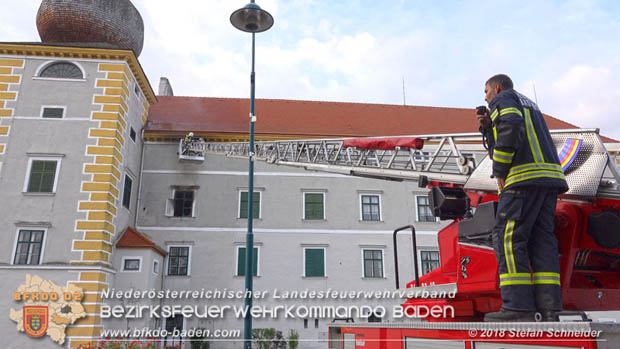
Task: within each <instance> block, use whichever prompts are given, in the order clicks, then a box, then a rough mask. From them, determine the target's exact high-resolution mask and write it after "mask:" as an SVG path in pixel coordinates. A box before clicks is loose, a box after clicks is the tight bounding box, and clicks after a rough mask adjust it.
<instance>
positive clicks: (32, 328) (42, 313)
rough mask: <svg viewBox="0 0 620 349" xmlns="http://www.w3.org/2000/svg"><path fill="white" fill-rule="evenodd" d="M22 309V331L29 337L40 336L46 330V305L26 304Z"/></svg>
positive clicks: (47, 317) (47, 318)
mask: <svg viewBox="0 0 620 349" xmlns="http://www.w3.org/2000/svg"><path fill="white" fill-rule="evenodd" d="M22 309H23V311H24V317H23V319H24V332H26V334H28V335H29V336H30V337H35V338H36V337H41V336H43V335H44V334H45V332H46V331H47V325H48V323H49V322H48V320H49V313H48V307H47V306H36V305H26V306H24V307H23V308H22Z"/></svg>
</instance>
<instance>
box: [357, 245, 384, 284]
mask: <svg viewBox="0 0 620 349" xmlns="http://www.w3.org/2000/svg"><path fill="white" fill-rule="evenodd" d="M362 258H363V262H364V264H363V267H364V277H365V278H383V250H380V249H362Z"/></svg>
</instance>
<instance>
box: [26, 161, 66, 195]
mask: <svg viewBox="0 0 620 349" xmlns="http://www.w3.org/2000/svg"><path fill="white" fill-rule="evenodd" d="M59 169H60V159H47V158H36V159H33V158H31V159H30V162H29V164H28V181H27V184H26V188H25V191H26V192H28V193H53V192H55V191H56V182H57V181H56V179H57V177H58V170H59Z"/></svg>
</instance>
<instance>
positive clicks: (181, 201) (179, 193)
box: [166, 189, 195, 217]
mask: <svg viewBox="0 0 620 349" xmlns="http://www.w3.org/2000/svg"><path fill="white" fill-rule="evenodd" d="M194 192H195V190H189V189H175V190H173V198H172V199H168V201H167V202H166V216H172V217H193V216H194Z"/></svg>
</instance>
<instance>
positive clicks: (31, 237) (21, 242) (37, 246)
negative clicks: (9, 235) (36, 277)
mask: <svg viewBox="0 0 620 349" xmlns="http://www.w3.org/2000/svg"><path fill="white" fill-rule="evenodd" d="M43 234H44V231H43V230H29V229H21V230H20V231H19V233H18V236H17V245H16V247H15V257H14V258H13V264H31V265H35V264H40V263H41V253H42V251H43Z"/></svg>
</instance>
